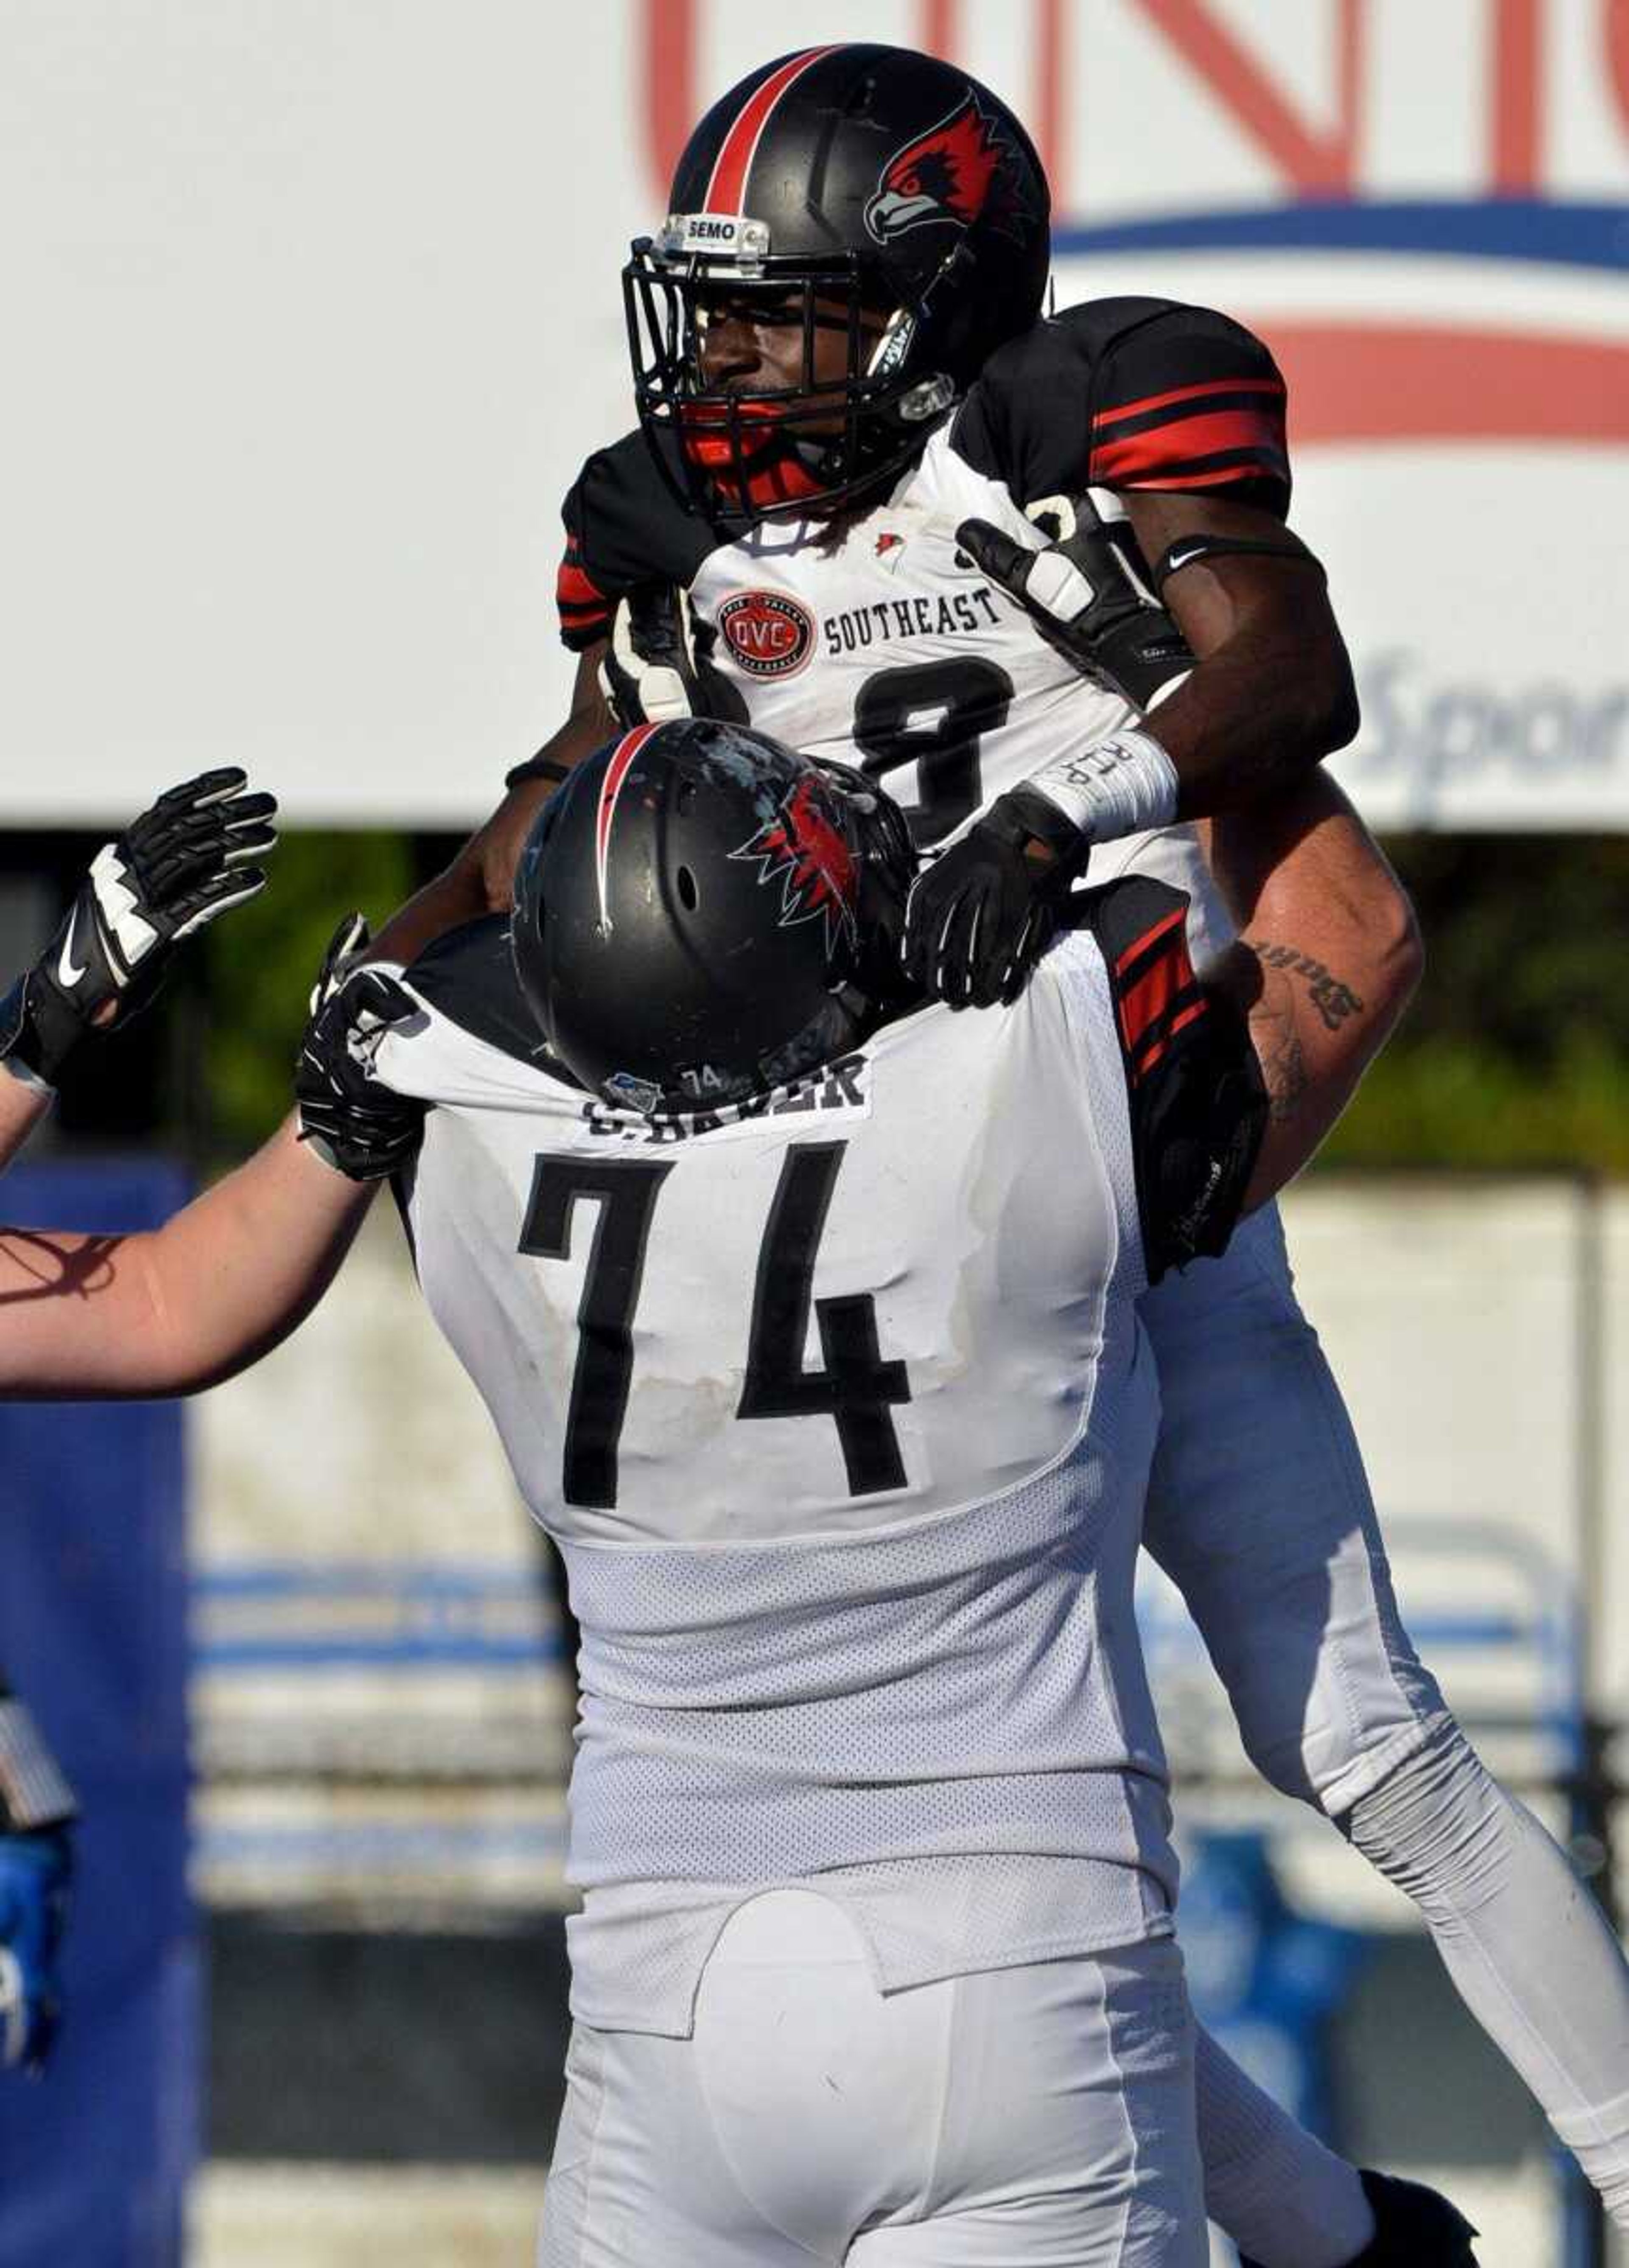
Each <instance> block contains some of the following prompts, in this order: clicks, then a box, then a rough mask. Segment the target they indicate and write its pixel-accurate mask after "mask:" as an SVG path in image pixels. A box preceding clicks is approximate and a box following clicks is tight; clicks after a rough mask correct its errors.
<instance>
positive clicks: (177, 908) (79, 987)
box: [0, 764, 277, 1086]
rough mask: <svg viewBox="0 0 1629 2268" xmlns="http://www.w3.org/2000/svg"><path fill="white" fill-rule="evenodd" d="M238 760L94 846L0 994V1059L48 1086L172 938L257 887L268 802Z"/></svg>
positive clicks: (134, 998) (133, 1006)
mask: <svg viewBox="0 0 1629 2268" xmlns="http://www.w3.org/2000/svg"><path fill="white" fill-rule="evenodd" d="M247 789H248V780H247V775H246V774H245V773H243V772H241V771H240V770H238V768H237V766H236V765H235V764H234V765H230V766H225V767H223V768H222V769H221V770H218V771H212V772H204V773H203V775H202V776H201V777H199V778H197V779H193V780H188V781H187V782H186V783H185V784H184V785H182V786H181V787H173V788H170V789H169V790H167V791H166V793H165V794H163V795H161V796H160V797H159V798H158V801H157V803H155V804H154V805H153V806H152V808H151V810H150V811H144V813H143V814H142V815H141V817H140V818H139V819H137V820H136V821H133V822H132V824H131V825H130V826H129V828H126V830H125V832H124V833H123V834H122V835H121V836H119V837H118V839H117V841H115V842H113V843H107V844H106V845H105V846H104V847H103V849H102V850H100V851H98V853H97V855H96V857H95V858H94V859H93V860H92V865H91V870H90V872H89V873H88V874H87V875H86V876H85V880H84V882H83V883H82V884H81V885H80V887H79V890H78V893H77V895H76V897H75V899H74V902H73V903H72V905H71V906H70V908H69V909H68V915H67V918H66V919H65V920H64V921H63V925H62V927H61V928H60V929H59V930H58V931H57V932H56V935H55V937H54V938H53V939H52V940H51V942H50V944H49V945H48V946H47V947H46V949H45V952H44V953H43V954H41V958H40V959H39V961H36V962H35V964H34V966H33V968H31V969H30V970H28V972H27V974H26V976H23V977H21V978H19V980H18V983H16V984H15V985H14V986H13V987H12V989H11V992H10V993H9V994H8V995H7V996H6V998H4V1001H0V1061H4V1062H6V1063H8V1064H10V1065H11V1068H12V1069H13V1070H14V1071H20V1072H21V1073H22V1074H23V1075H24V1076H25V1077H29V1078H33V1079H36V1080H38V1081H39V1082H40V1083H41V1085H43V1086H55V1084H56V1081H57V1079H58V1076H59V1075H60V1073H61V1071H62V1068H63V1064H64V1063H65V1062H66V1061H67V1059H68V1057H69V1056H70V1054H71V1052H72V1050H73V1049H74V1048H75V1047H77V1045H78V1043H79V1042H80V1041H81V1040H82V1039H83V1038H84V1037H85V1035H86V1033H87V1032H89V1031H90V1030H91V1029H92V1027H94V1026H100V1025H102V1024H106V1023H109V1022H113V1021H114V1020H119V1019H122V1018H124V1017H127V1016H130V1015H134V1014H136V1013H137V1012H138V1011H139V1010H140V1009H142V1008H144V1007H145V1006H146V1005H147V1003H148V1001H149V1000H151V998H152V996H153V994H154V993H155V992H156V991H157V990H158V987H159V985H160V984H161V983H163V981H164V978H165V976H166V972H167V970H168V968H169V965H170V961H171V957H172V955H173V952H174V949H175V947H176V946H177V945H179V944H180V942H181V939H183V938H185V937H189V936H190V935H191V934H192V932H194V931H195V930H200V929H203V927H204V926H205V925H206V924H208V923H210V922H212V921H215V920H217V919H218V918H219V917H220V916H221V915H222V914H224V913H225V912H227V911H228V910H229V909H231V908H232V907H233V906H238V905H241V904H242V903H243V902H244V901H245V900H246V899H247V898H252V897H254V896H255V895H257V893H258V892H260V891H261V890H263V889H264V888H265V887H266V875H265V873H264V870H263V869H262V866H261V865H260V863H259V862H260V860H261V859H262V858H264V857H265V856H266V854H267V853H268V852H269V851H270V850H271V849H272V848H273V846H274V844H275V843H276V839H277V837H276V828H274V827H273V825H272V823H271V822H272V815H273V814H274V813H275V812H276V807H277V806H276V799H275V798H274V797H272V796H269V795H261V794H251V793H249V792H247Z"/></svg>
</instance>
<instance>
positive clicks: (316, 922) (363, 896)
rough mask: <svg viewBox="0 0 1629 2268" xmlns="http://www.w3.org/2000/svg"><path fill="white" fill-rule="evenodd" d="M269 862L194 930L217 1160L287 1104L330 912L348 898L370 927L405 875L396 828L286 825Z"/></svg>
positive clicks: (404, 885)
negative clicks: (243, 900) (243, 891)
mask: <svg viewBox="0 0 1629 2268" xmlns="http://www.w3.org/2000/svg"><path fill="white" fill-rule="evenodd" d="M270 871H271V882H270V886H269V887H268V888H267V889H266V890H264V891H263V892H262V895H260V896H259V897H258V898H256V899H255V900H254V902H253V903H252V904H251V905H247V906H245V907H243V908H242V909H240V911H239V912H237V913H234V914H233V915H232V916H231V917H230V918H229V919H228V920H225V921H221V922H217V923H216V924H214V926H213V927H212V928H211V929H210V931H209V932H208V933H207V935H206V937H205V938H204V939H203V945H204V952H205V956H206V959H205V968H204V972H203V976H204V985H205V989H206V991H207V997H208V1001H209V1036H208V1042H207V1049H206V1052H205V1055H204V1067H205V1070H204V1075H205V1079H206V1086H207V1106H208V1108H207V1140H208V1146H209V1148H210V1151H211V1152H214V1153H215V1155H216V1156H217V1157H221V1158H235V1157H240V1156H242V1154H243V1153H244V1152H245V1151H246V1150H248V1149H250V1148H252V1147H253V1146H254V1145H255V1144H256V1143H259V1142H262V1141H263V1140H264V1139H265V1138H266V1136H267V1135H268V1134H269V1132H270V1131H271V1130H272V1128H273V1127H274V1126H275V1125H276V1123H277V1122H278V1120H279V1119H280V1118H281V1117H282V1116H284V1113H285V1112H286V1110H287V1109H288V1107H289V1080H290V1075H291V1071H292V1069H293V1064H294V1056H295V1050H296V1049H297V1048H298V1046H299V1035H300V1033H301V1032H302V1031H303V1030H304V1028H305V1024H306V1008H307V1004H308V1001H309V998H310V994H311V987H312V983H313V980H314V978H315V976H316V974H317V970H318V968H320V967H321V961H322V955H323V953H324V951H325V950H326V948H327V946H328V939H329V938H330V936H331V935H332V934H333V932H334V929H335V924H337V923H338V921H339V919H340V917H341V916H342V915H343V914H346V913H349V912H350V910H351V909H352V908H353V907H359V908H360V909H362V911H363V912H364V913H365V914H366V915H367V917H368V918H369V919H370V921H372V924H373V926H374V927H375V929H377V928H379V927H380V924H381V923H383V922H384V921H385V920H386V919H387V917H388V916H389V915H391V914H393V913H394V911H395V909H396V908H397V907H398V906H399V905H400V904H401V903H402V900H403V899H404V898H406V897H408V896H409V895H410V894H411V892H412V890H413V888H414V885H415V879H416V878H415V875H414V872H413V863H412V859H411V856H410V853H409V845H408V840H407V837H406V836H402V835H394V834H385V833H372V832H370V833H365V834H344V835H339V834H329V833H321V834H319V833H298V834H285V835H284V837H283V839H282V841H281V843H279V844H278V846H277V850H276V856H275V858H273V861H272V864H271V870H270Z"/></svg>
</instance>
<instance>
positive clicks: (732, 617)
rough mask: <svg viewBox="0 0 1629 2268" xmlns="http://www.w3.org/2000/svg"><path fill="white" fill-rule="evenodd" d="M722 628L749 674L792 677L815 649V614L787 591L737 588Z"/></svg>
mask: <svg viewBox="0 0 1629 2268" xmlns="http://www.w3.org/2000/svg"><path fill="white" fill-rule="evenodd" d="M719 630H720V632H721V633H722V635H723V638H724V642H725V644H726V645H727V646H728V648H729V650H730V652H732V653H733V655H734V657H735V659H736V660H737V661H738V662H739V663H740V664H741V667H742V668H743V669H744V670H745V671H746V673H747V674H748V677H791V676H792V674H794V672H796V671H798V670H800V669H801V668H802V667H803V665H804V664H805V662H806V661H807V659H809V656H810V655H811V654H812V653H813V652H814V651H815V618H814V616H813V615H811V614H810V613H809V611H808V608H807V607H803V606H800V604H799V603H798V601H797V600H796V599H792V598H789V597H788V596H787V595H786V593H785V592H784V591H737V592H735V593H733V595H732V596H731V597H729V598H727V599H726V600H725V601H724V603H723V605H722V606H721V607H720V608H719Z"/></svg>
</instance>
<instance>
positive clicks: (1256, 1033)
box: [1249, 968, 1310, 1126]
mask: <svg viewBox="0 0 1629 2268" xmlns="http://www.w3.org/2000/svg"><path fill="white" fill-rule="evenodd" d="M1249 1026H1250V1039H1251V1041H1252V1042H1253V1043H1254V1045H1255V1049H1256V1057H1257V1062H1258V1063H1259V1064H1260V1065H1261V1075H1262V1078H1263V1080H1264V1082H1265V1085H1266V1088H1267V1112H1268V1116H1270V1117H1271V1118H1272V1122H1273V1123H1274V1124H1275V1125H1278V1126H1282V1125H1283V1124H1285V1123H1286V1121H1287V1120H1289V1119H1292V1118H1294V1116H1295V1113H1296V1110H1297V1108H1299V1106H1300V1103H1301V1097H1302V1096H1303V1095H1304V1094H1306V1092H1307V1088H1308V1085H1309V1084H1310V1082H1309V1080H1308V1075H1307V1061H1306V1057H1305V1056H1304V1055H1303V1054H1302V1052H1301V1041H1300V1040H1299V1038H1298V1037H1297V1036H1296V1032H1295V1005H1294V1000H1293V998H1291V994H1290V988H1289V983H1288V980H1287V979H1286V977H1284V976H1279V975H1278V974H1276V973H1274V972H1270V971H1269V970H1267V969H1266V968H1264V969H1263V971H1262V989H1261V997H1260V998H1258V999H1257V1002H1256V1005H1255V1006H1254V1007H1253V1008H1252V1009H1251V1010H1250V1012H1249Z"/></svg>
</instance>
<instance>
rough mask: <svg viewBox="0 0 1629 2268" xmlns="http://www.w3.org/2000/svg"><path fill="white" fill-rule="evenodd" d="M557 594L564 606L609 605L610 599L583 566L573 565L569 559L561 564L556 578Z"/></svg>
mask: <svg viewBox="0 0 1629 2268" xmlns="http://www.w3.org/2000/svg"><path fill="white" fill-rule="evenodd" d="M555 596H556V598H557V600H559V602H560V604H561V605H562V606H563V607H608V606H609V604H610V600H608V598H607V597H606V594H605V593H604V592H603V591H602V590H601V588H600V585H598V584H597V583H596V582H595V581H594V579H593V576H592V575H590V574H588V573H586V571H585V570H584V569H582V568H581V567H577V566H573V564H572V563H571V560H569V559H567V560H565V561H564V562H563V563H562V564H561V568H560V572H559V574H558V576H557V578H556V579H555Z"/></svg>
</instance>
